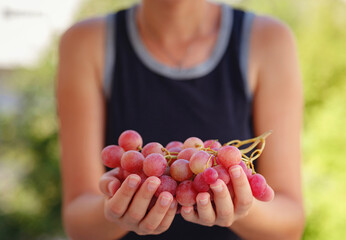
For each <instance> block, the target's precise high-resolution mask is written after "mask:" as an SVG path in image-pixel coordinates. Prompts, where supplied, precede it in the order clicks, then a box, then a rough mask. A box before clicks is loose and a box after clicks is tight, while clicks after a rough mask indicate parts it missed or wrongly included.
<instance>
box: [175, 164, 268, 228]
mask: <svg viewBox="0 0 346 240" xmlns="http://www.w3.org/2000/svg"><path fill="white" fill-rule="evenodd" d="M229 174H230V176H231V183H230V184H231V186H232V188H233V192H232V188H231V189H230V190H229V187H227V185H226V184H225V183H224V182H223V181H222V180H220V179H218V180H217V181H216V182H215V183H213V184H211V185H210V188H211V189H212V194H213V200H214V204H215V208H214V207H213V205H212V202H211V200H210V197H211V195H210V194H209V193H208V192H203V193H199V194H198V195H197V197H196V202H197V211H194V208H193V207H182V208H181V215H182V217H183V218H184V219H185V220H186V221H190V222H193V223H197V224H201V225H205V226H213V225H218V226H222V227H229V226H231V225H232V223H233V222H234V221H236V220H237V219H239V218H242V217H244V216H246V215H247V214H248V212H249V211H250V209H251V206H252V203H253V196H252V192H251V187H250V184H249V181H248V179H247V177H246V174H245V173H244V171H243V169H242V167H241V166H233V167H231V168H230V169H229ZM273 198H274V191H273V189H272V188H271V187H270V186H269V185H268V186H267V190H266V192H265V193H264V195H263V196H261V198H260V199H258V200H260V201H271V200H272V199H273Z"/></svg>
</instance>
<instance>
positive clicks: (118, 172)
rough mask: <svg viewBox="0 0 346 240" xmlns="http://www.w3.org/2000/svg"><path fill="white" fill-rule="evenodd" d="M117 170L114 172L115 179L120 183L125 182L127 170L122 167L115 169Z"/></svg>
mask: <svg viewBox="0 0 346 240" xmlns="http://www.w3.org/2000/svg"><path fill="white" fill-rule="evenodd" d="M115 169H116V170H115V171H113V173H114V175H113V176H114V177H116V178H117V179H118V180H119V181H120V182H123V181H124V180H125V178H126V177H127V176H126V177H125V170H124V169H123V168H122V167H117V168H115Z"/></svg>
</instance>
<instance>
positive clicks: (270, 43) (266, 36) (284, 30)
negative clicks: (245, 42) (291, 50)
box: [252, 15, 295, 54]
mask: <svg viewBox="0 0 346 240" xmlns="http://www.w3.org/2000/svg"><path fill="white" fill-rule="evenodd" d="M252 42H253V43H254V44H256V46H257V50H258V51H260V52H261V53H262V54H268V53H269V54H270V53H271V52H276V51H278V50H279V48H282V47H286V46H290V45H292V44H293V45H294V42H295V39H294V34H293V32H292V30H291V28H290V27H289V26H288V25H287V24H286V23H284V22H283V21H281V20H279V19H277V18H274V17H271V16H266V15H256V16H255V18H254V21H253V26H252ZM268 51H269V52H268Z"/></svg>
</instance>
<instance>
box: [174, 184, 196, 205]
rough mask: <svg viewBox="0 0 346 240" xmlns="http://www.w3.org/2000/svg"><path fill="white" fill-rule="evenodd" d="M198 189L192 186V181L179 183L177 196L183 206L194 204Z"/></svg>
mask: <svg viewBox="0 0 346 240" xmlns="http://www.w3.org/2000/svg"><path fill="white" fill-rule="evenodd" d="M196 196H197V191H196V190H195V189H194V188H193V187H192V181H191V180H186V181H183V182H181V183H180V184H179V186H178V188H177V191H176V198H177V201H178V203H179V204H180V205H181V206H185V207H188V206H193V205H194V204H195V203H196Z"/></svg>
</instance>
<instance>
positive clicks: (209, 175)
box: [202, 168, 219, 184]
mask: <svg viewBox="0 0 346 240" xmlns="http://www.w3.org/2000/svg"><path fill="white" fill-rule="evenodd" d="M202 174H203V178H204V181H205V182H206V183H207V184H213V183H214V182H216V180H217V179H218V177H219V174H218V172H217V171H216V170H215V169H214V168H207V169H206V170H204V172H202Z"/></svg>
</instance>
